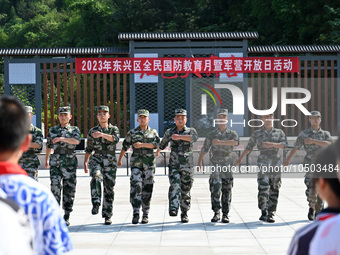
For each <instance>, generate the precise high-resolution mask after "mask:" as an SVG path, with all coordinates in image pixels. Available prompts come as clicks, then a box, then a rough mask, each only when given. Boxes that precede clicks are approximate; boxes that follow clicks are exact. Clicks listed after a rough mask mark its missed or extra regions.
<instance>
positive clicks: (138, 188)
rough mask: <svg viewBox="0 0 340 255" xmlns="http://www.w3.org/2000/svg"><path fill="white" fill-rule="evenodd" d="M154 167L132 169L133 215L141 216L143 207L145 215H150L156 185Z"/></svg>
mask: <svg viewBox="0 0 340 255" xmlns="http://www.w3.org/2000/svg"><path fill="white" fill-rule="evenodd" d="M154 173H155V167H154V166H147V165H145V164H143V167H142V168H138V167H132V168H131V177H130V203H131V205H132V208H133V214H139V210H140V207H141V206H142V210H143V214H144V215H148V214H149V211H150V202H151V197H152V191H153V184H154Z"/></svg>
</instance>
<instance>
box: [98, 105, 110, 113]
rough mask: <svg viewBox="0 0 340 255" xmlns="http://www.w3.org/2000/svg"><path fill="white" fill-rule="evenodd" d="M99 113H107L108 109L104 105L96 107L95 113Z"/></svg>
mask: <svg viewBox="0 0 340 255" xmlns="http://www.w3.org/2000/svg"><path fill="white" fill-rule="evenodd" d="M99 111H105V112H109V107H108V106H106V105H99V106H97V112H99Z"/></svg>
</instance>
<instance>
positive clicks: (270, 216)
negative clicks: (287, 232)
mask: <svg viewBox="0 0 340 255" xmlns="http://www.w3.org/2000/svg"><path fill="white" fill-rule="evenodd" d="M266 221H267V222H269V223H274V222H275V219H274V212H268V215H267V220H266Z"/></svg>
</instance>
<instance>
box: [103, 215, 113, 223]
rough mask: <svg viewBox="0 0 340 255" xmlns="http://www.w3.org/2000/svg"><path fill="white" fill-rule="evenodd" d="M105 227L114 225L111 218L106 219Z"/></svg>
mask: <svg viewBox="0 0 340 255" xmlns="http://www.w3.org/2000/svg"><path fill="white" fill-rule="evenodd" d="M104 224H105V225H111V224H112V220H111V217H105V222H104Z"/></svg>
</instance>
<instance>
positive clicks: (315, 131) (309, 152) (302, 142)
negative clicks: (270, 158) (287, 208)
mask: <svg viewBox="0 0 340 255" xmlns="http://www.w3.org/2000/svg"><path fill="white" fill-rule="evenodd" d="M308 120H309V122H310V124H311V126H310V128H309V129H306V130H303V131H302V132H301V133H300V134H299V136H298V137H297V139H296V142H295V144H294V149H293V150H292V151H291V152H290V154H289V156H288V158H287V160H286V161H285V163H284V165H285V166H288V165H289V161H290V159H291V158H292V157H293V156H294V154H295V153H296V151H297V150H298V149H300V148H301V147H302V146H303V147H304V149H305V151H306V156H305V158H304V161H303V164H304V166H305V169H306V170H307V172H306V175H305V184H306V186H307V189H306V196H307V201H308V205H309V211H308V219H309V220H314V219H315V216H316V214H318V213H319V212H320V211H321V210H322V209H323V202H322V200H321V199H320V198H319V196H318V194H317V191H316V186H315V185H312V172H310V171H309V169H310V167H311V164H312V162H313V159H314V158H315V155H316V152H317V151H318V150H320V149H321V148H322V147H325V146H327V145H330V144H331V140H332V138H331V134H330V133H329V132H328V131H324V130H322V129H321V127H320V124H321V113H320V112H318V111H312V112H311V115H310V117H309V119H308Z"/></svg>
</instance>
